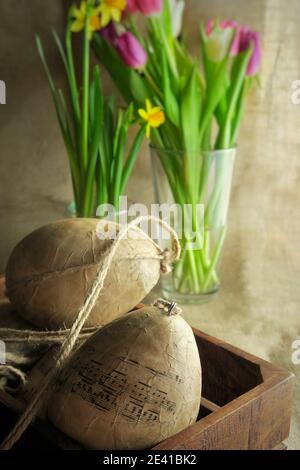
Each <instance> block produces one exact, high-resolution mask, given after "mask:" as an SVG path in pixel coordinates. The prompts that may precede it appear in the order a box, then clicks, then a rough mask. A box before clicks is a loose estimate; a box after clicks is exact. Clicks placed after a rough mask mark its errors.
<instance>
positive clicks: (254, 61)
mask: <svg viewBox="0 0 300 470" xmlns="http://www.w3.org/2000/svg"><path fill="white" fill-rule="evenodd" d="M251 45H252V47H253V53H252V56H251V58H250V62H249V64H248V68H247V75H248V76H249V77H253V76H254V75H257V74H258V72H259V69H260V65H261V58H262V49H261V42H260V35H259V33H257V32H256V31H251V30H250V29H249V28H241V29H240V31H239V53H241V52H245V51H246V50H247V49H248V48H249V47H250V46H251Z"/></svg>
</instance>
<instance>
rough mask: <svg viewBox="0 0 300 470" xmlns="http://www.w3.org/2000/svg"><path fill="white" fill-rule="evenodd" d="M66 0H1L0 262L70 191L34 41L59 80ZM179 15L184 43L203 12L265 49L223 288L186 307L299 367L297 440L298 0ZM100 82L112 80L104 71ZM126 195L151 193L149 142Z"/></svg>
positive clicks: (257, 350)
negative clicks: (238, 26) (229, 22)
mask: <svg viewBox="0 0 300 470" xmlns="http://www.w3.org/2000/svg"><path fill="white" fill-rule="evenodd" d="M66 3H67V2H65V1H64V0H52V1H51V2H50V1H48V2H46V1H41V0H10V1H7V0H0V79H1V80H4V81H5V82H6V87H7V104H6V105H0V142H1V153H0V155H1V171H0V191H1V193H0V217H1V223H0V235H1V243H0V265H1V271H2V272H3V271H4V269H5V265H6V262H7V259H8V256H9V253H10V251H11V250H12V248H13V247H14V245H15V244H16V243H17V242H18V241H19V240H20V239H21V238H22V237H24V236H25V235H26V234H27V233H29V232H30V231H32V230H33V229H35V228H37V227H39V226H40V225H42V224H46V223H48V222H51V221H54V220H57V219H60V218H63V217H65V216H67V215H68V214H67V206H68V204H69V203H70V201H71V200H72V192H71V184H70V177H69V171H68V164H67V158H66V153H65V149H64V146H63V142H62V139H61V136H60V132H59V128H58V124H57V121H56V117H55V113H54V109H53V105H52V102H51V98H50V93H49V89H48V85H47V82H46V79H45V76H44V73H43V70H42V67H41V64H40V62H39V58H38V55H37V52H36V48H35V42H34V34H35V33H36V32H37V33H39V34H40V35H41V37H42V40H43V42H44V44H45V48H46V54H47V56H48V57H49V61H50V65H51V68H52V70H53V71H54V75H55V78H56V79H57V80H60V81H61V82H62V85H63V84H64V80H63V68H62V65H61V63H60V61H59V57H58V53H57V50H56V47H55V44H54V41H53V40H52V37H51V33H50V30H51V27H55V28H56V29H57V30H58V31H59V32H62V27H63V21H64V18H65V14H66ZM186 3H187V8H186V14H185V18H184V24H185V26H186V28H187V32H188V34H189V41H190V45H191V49H192V50H193V51H194V52H195V53H197V51H198V47H199V39H198V26H199V21H200V20H207V19H209V18H212V17H217V18H228V19H236V20H237V21H239V22H240V23H242V24H248V25H249V26H251V27H252V28H253V29H255V30H257V31H259V32H260V33H261V36H262V42H263V49H264V58H263V68H262V74H261V88H260V89H256V91H254V93H252V96H251V99H250V101H249V103H248V108H247V113H246V117H245V119H244V123H243V127H242V131H241V134H240V137H239V148H238V156H237V161H236V168H235V175H234V182H233V192H232V198H231V209H230V215H229V233H228V237H227V241H226V245H225V249H224V256H223V261H222V266H221V277H222V289H221V292H220V294H219V297H218V298H217V299H216V300H215V301H214V302H212V303H210V304H207V305H204V306H201V307H186V308H185V316H186V318H187V320H188V321H189V322H190V323H191V324H193V325H194V326H196V327H198V328H200V329H202V330H203V331H205V332H207V333H210V334H213V335H215V336H218V337H220V338H222V339H224V340H226V341H227V342H230V343H233V344H235V345H236V346H239V347H241V348H242V349H245V350H247V351H249V352H251V353H253V354H256V355H258V356H261V357H263V358H265V359H267V360H269V361H271V362H273V363H275V364H278V365H280V366H282V367H284V368H286V369H289V370H291V371H293V372H294V373H295V375H296V389H295V395H294V410H293V420H292V428H291V435H290V439H289V447H290V448H291V449H300V365H293V363H292V352H293V350H292V344H293V342H294V341H295V340H296V339H300V314H299V304H300V284H299V283H300V243H299V236H300V219H299V206H300V190H299V184H300V168H299V161H300V158H299V154H300V132H299V127H300V105H298V106H297V105H295V104H293V103H292V99H291V95H292V83H293V82H294V81H295V80H300V54H299V42H300V30H299V24H298V23H299V18H300V2H299V1H298V0H290V1H289V2H288V4H287V2H286V1H285V0H248V1H247V2H245V1H241V0H226V1H224V0H209V1H206V0H187V2H186ZM105 83H106V89H107V91H109V89H110V88H109V87H110V86H111V85H110V84H109V81H108V80H107V78H105ZM128 195H129V197H130V199H132V200H134V201H138V202H145V203H150V202H151V200H152V198H153V193H152V184H151V172H150V163H149V155H148V150H147V146H146V144H145V147H144V149H143V152H142V154H141V156H140V159H139V162H138V164H137V166H136V169H135V172H134V175H133V177H132V179H131V182H130V185H129V190H128Z"/></svg>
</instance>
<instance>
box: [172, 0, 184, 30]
mask: <svg viewBox="0 0 300 470" xmlns="http://www.w3.org/2000/svg"><path fill="white" fill-rule="evenodd" d="M169 6H170V12H171V20H172V32H173V36H174V38H177V37H178V36H179V35H180V33H181V29H182V18H183V12H184V7H185V0H169Z"/></svg>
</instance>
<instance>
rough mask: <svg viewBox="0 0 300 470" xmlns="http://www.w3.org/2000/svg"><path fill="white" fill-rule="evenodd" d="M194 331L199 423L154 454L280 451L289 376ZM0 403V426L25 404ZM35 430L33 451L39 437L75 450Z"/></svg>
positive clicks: (39, 424)
mask: <svg viewBox="0 0 300 470" xmlns="http://www.w3.org/2000/svg"><path fill="white" fill-rule="evenodd" d="M0 291H1V288H0ZM2 294H3V292H2ZM0 295H1V292H0ZM3 295H4V294H3ZM194 333H195V338H196V341H197V345H198V348H199V353H200V357H201V363H202V371H203V391H202V395H203V398H202V400H201V409H200V413H199V417H198V420H197V422H196V423H195V424H194V425H192V426H190V427H189V428H187V429H185V430H184V431H182V432H180V433H179V434H177V435H175V436H173V437H171V438H169V439H167V440H166V441H163V442H161V443H160V444H158V445H157V446H156V447H154V450H157V451H161V450H197V449H199V450H217V449H218V450H247V449H253V450H254V449H265V450H269V449H283V448H285V447H286V446H285V444H284V441H285V440H286V439H287V437H288V435H289V428H290V420H291V408H292V391H293V390H292V389H293V380H294V376H293V374H291V373H289V372H286V371H284V370H282V369H280V368H278V367H276V366H273V365H272V364H270V363H268V362H266V361H264V360H262V359H259V358H258V357H255V356H253V355H251V354H248V353H246V352H244V351H242V350H240V349H238V348H236V347H234V346H231V345H229V344H226V343H224V342H223V341H221V340H218V339H217V338H214V337H212V336H209V335H207V334H205V333H203V332H201V331H198V330H194ZM0 403H2V407H1V408H0V421H2V422H3V420H1V417H2V418H4V417H5V416H6V418H7V415H8V414H9V412H8V410H10V411H11V412H15V413H20V412H22V410H23V409H24V407H25V406H26V404H25V403H24V401H23V400H22V399H21V398H20V397H12V396H11V395H9V394H7V393H4V392H1V391H0ZM34 428H35V430H36V434H33V442H31V446H33V447H34V439H37V437H38V440H39V443H38V446H39V447H41V439H42V440H43V439H44V440H45V442H48V443H51V447H53V446H54V447H58V448H62V449H79V448H80V446H79V445H78V444H77V443H75V442H73V441H72V440H71V439H69V438H68V437H67V436H65V435H63V434H62V433H61V432H60V431H58V430H57V429H56V428H54V426H52V425H51V424H50V423H49V422H47V421H42V420H41V419H38V420H37V421H36V423H35V424H34ZM8 430H9V429H7V431H6V432H8ZM2 431H4V428H3V427H2ZM1 434H2V433H1ZM2 437H3V436H2ZM27 445H28V444H27ZM46 447H47V446H46Z"/></svg>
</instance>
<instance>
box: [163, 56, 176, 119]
mask: <svg viewBox="0 0 300 470" xmlns="http://www.w3.org/2000/svg"><path fill="white" fill-rule="evenodd" d="M161 57H162V74H163V91H164V107H165V110H166V114H167V117H168V118H169V120H170V121H171V122H172V123H173V124H174V126H179V125H180V111H179V105H178V102H177V99H176V97H175V95H174V93H173V91H172V88H171V82H170V76H169V68H168V63H167V58H166V54H165V52H164V50H163V49H162V54H161Z"/></svg>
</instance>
